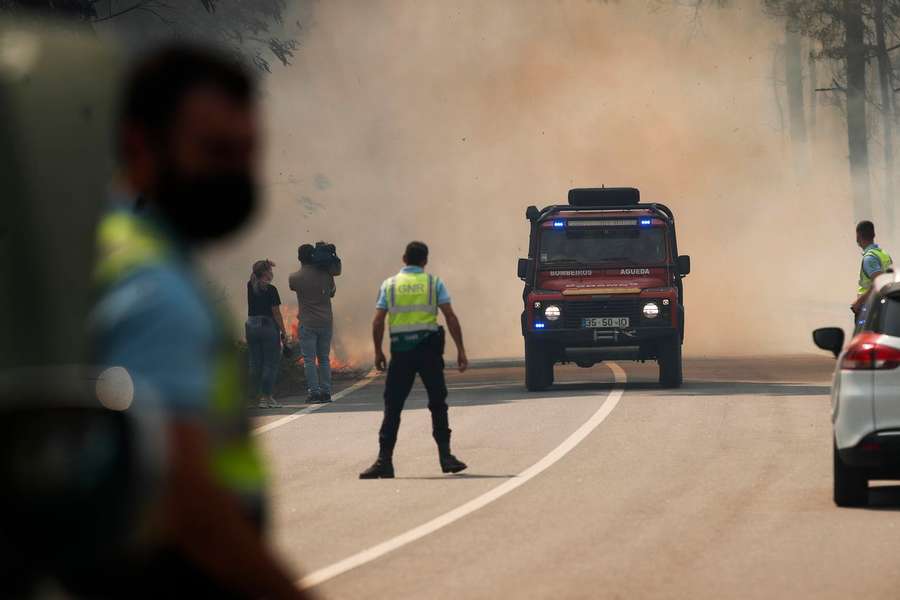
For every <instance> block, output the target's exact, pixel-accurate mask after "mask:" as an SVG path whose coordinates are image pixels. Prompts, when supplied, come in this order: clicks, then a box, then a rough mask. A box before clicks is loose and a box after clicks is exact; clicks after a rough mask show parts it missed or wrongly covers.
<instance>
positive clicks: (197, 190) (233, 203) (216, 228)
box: [153, 169, 256, 244]
mask: <svg viewBox="0 0 900 600" xmlns="http://www.w3.org/2000/svg"><path fill="white" fill-rule="evenodd" d="M153 204H154V207H155V208H156V210H157V211H158V212H159V215H160V216H161V217H163V218H164V219H165V220H166V223H167V224H168V225H169V226H170V227H171V228H172V229H173V230H174V231H175V233H176V234H178V235H179V236H180V237H181V238H182V240H184V241H185V242H187V243H189V244H202V243H204V242H211V241H215V240H218V239H221V238H224V237H227V236H228V235H229V234H231V233H234V232H235V231H237V230H238V229H240V228H241V227H242V226H243V225H244V224H245V223H247V221H249V220H250V217H251V216H252V215H253V213H254V211H255V209H256V182H255V181H254V180H253V178H252V177H251V176H250V175H249V174H247V173H239V172H235V173H221V174H215V175H202V176H185V175H182V174H181V173H179V172H178V171H176V170H174V169H170V170H168V171H167V172H166V173H165V174H164V175H163V177H162V178H161V180H160V184H159V188H158V190H157V193H156V194H155V195H154V202H153Z"/></svg>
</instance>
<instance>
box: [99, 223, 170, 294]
mask: <svg viewBox="0 0 900 600" xmlns="http://www.w3.org/2000/svg"><path fill="white" fill-rule="evenodd" d="M97 245H98V248H97V250H98V257H97V264H96V265H95V267H94V282H95V283H96V284H97V285H99V286H101V287H106V286H109V285H112V284H113V283H114V282H116V281H118V280H121V279H123V278H125V276H127V275H128V274H129V273H131V272H132V271H134V270H136V269H139V268H142V267H146V266H149V265H152V264H158V263H161V262H163V261H165V260H166V259H168V258H170V257H171V254H172V252H171V247H170V244H169V243H168V241H166V240H165V238H163V237H162V236H161V235H160V234H159V233H157V232H156V231H155V230H154V229H153V227H152V226H150V225H149V224H147V223H144V222H143V221H141V220H140V219H138V218H136V217H135V216H134V215H132V214H130V213H128V212H125V211H116V212H112V213H110V214H108V215H107V216H105V217H104V218H103V219H102V220H101V221H100V224H99V225H98V227H97Z"/></svg>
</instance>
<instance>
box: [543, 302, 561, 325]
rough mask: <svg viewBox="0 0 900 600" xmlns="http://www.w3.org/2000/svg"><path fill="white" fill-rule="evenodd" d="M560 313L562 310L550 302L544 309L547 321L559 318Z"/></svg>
mask: <svg viewBox="0 0 900 600" xmlns="http://www.w3.org/2000/svg"><path fill="white" fill-rule="evenodd" d="M561 314H562V311H561V310H559V307H558V306H556V305H555V304H551V305H550V306H548V307H547V308H545V309H544V316H545V317H546V318H547V320H548V321H556V320H557V319H559V315H561Z"/></svg>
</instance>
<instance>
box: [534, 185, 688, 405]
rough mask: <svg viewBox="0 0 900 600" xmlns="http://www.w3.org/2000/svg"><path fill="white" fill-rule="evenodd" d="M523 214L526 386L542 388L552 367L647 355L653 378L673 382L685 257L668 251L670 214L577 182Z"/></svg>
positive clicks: (618, 191) (625, 192) (621, 192)
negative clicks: (526, 238) (526, 226)
mask: <svg viewBox="0 0 900 600" xmlns="http://www.w3.org/2000/svg"><path fill="white" fill-rule="evenodd" d="M525 216H526V217H527V219H528V221H529V222H530V224H531V237H530V242H529V245H528V258H522V259H519V269H518V271H519V278H520V279H522V280H523V281H524V282H525V289H524V292H523V299H524V303H525V307H524V311H523V313H522V335H523V336H524V338H525V385H526V387H527V388H528V389H529V390H530V391H540V390H544V389H546V388H548V387H549V386H550V385H552V384H553V367H554V365H555V364H556V363H568V362H574V363H575V364H577V365H578V366H581V367H591V366H593V365H595V364H596V363H598V362H601V361H604V360H639V361H646V360H655V361H656V362H657V363H658V364H659V382H660V384H662V385H663V386H664V387H678V386H680V385H681V382H682V368H681V345H682V343H683V342H684V286H683V284H682V279H683V278H684V277H685V276H686V275H688V273H690V270H691V260H690V257H689V256H679V255H678V245H677V243H676V237H675V216H674V214H673V213H672V211H671V210H670V209H669V208H668V207H666V206H665V205H663V204H659V203H641V201H640V192H639V191H638V190H637V189H634V188H587V189H574V190H570V191H569V203H568V204H566V205H553V206H548V207H546V208H544V209H543V210H538V209H537V207H535V206H530V207H528V210H527V211H526V213H525Z"/></svg>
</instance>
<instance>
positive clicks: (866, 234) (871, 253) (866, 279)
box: [850, 221, 893, 326]
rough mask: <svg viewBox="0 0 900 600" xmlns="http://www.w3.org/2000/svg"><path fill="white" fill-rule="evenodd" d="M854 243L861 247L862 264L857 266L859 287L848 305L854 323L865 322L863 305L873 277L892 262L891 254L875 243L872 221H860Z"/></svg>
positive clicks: (883, 271) (870, 290)
mask: <svg viewBox="0 0 900 600" xmlns="http://www.w3.org/2000/svg"><path fill="white" fill-rule="evenodd" d="M856 243H857V245H858V246H859V247H860V248H862V251H863V258H862V265H860V268H859V287H858V288H857V290H856V292H857V296H856V301H855V302H854V303H853V304H852V305H851V306H850V310H852V311H853V314H854V315H855V320H854V324H855V325H856V326H859V324H860V323H861V322H865V318H866V315H865V305H866V300H868V299H869V294H871V293H872V283H873V282H874V281H875V278H876V277H878V276H879V275H881V274H882V273H886V272H887V270H888V268H889V267H890V266H891V265H892V264H893V260H891V256H890V255H889V254H888V253H887V252H885V251H884V250H882V249H881V248H880V247H879V246H878V244H876V243H875V225H874V224H873V223H872V221H860V222H859V224H857V226H856Z"/></svg>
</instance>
